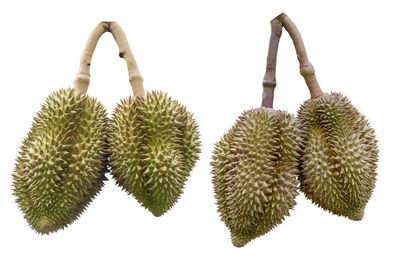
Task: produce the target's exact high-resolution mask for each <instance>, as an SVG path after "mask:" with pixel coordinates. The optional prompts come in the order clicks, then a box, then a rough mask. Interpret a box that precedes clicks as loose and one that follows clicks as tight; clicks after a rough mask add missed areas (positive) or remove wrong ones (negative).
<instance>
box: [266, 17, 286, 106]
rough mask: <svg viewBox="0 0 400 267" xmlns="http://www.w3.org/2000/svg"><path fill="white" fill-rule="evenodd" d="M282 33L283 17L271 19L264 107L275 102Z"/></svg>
mask: <svg viewBox="0 0 400 267" xmlns="http://www.w3.org/2000/svg"><path fill="white" fill-rule="evenodd" d="M281 35H282V20H281V17H279V16H278V17H276V18H275V19H273V20H272V21H271V37H270V39H269V47H268V57H267V70H266V72H265V75H264V79H263V83H262V84H263V95H262V103H261V106H262V107H266V108H272V107H273V103H274V91H275V86H276V58H277V54H278V47H279V40H280V37H281Z"/></svg>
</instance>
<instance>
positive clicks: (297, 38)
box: [263, 13, 323, 107]
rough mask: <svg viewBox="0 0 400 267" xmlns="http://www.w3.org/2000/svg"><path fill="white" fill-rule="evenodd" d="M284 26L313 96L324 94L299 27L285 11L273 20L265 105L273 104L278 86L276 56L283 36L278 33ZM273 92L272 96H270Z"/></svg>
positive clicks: (264, 98)
mask: <svg viewBox="0 0 400 267" xmlns="http://www.w3.org/2000/svg"><path fill="white" fill-rule="evenodd" d="M282 26H283V27H284V28H285V29H286V31H287V32H288V33H289V36H290V38H291V39H292V41H293V44H294V47H295V49H296V54H297V59H298V60H299V63H300V74H301V75H302V76H303V78H304V80H305V81H306V84H307V87H308V89H309V91H310V95H311V98H317V97H319V96H321V95H322V94H323V92H322V90H321V88H320V86H319V84H318V80H317V77H316V76H315V70H314V67H313V65H312V64H311V62H310V61H309V60H308V57H307V52H306V49H305V46H304V42H303V39H302V38H301V34H300V32H299V30H298V29H297V27H296V25H295V24H294V23H293V21H292V20H291V19H290V18H289V17H288V16H287V15H286V14H285V13H282V14H280V15H279V16H277V17H276V18H274V19H273V20H272V21H271V38H270V46H271V44H272V45H273V47H272V48H271V47H270V49H269V51H268V59H267V70H266V73H265V76H264V81H263V86H264V92H263V106H264V101H265V103H266V104H268V103H271V105H272V101H273V93H274V88H275V86H276V78H275V74H276V73H275V66H276V56H277V51H278V45H279V39H280V36H281V35H280V34H277V33H278V32H279V31H282ZM268 83H270V84H271V85H268ZM264 84H266V85H264ZM272 85H273V87H272ZM271 88H272V89H271ZM271 92H272V97H271V96H270V95H271ZM271 107H272V106H271Z"/></svg>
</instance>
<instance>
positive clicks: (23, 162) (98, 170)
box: [13, 89, 107, 234]
mask: <svg viewBox="0 0 400 267" xmlns="http://www.w3.org/2000/svg"><path fill="white" fill-rule="evenodd" d="M106 136H107V117H106V111H105V109H104V107H103V105H101V104H100V103H99V102H98V101H97V100H96V99H94V98H91V97H89V96H87V95H78V94H76V93H75V92H74V90H73V89H61V90H59V91H56V92H54V93H53V94H51V95H50V96H49V97H47V99H46V101H45V103H44V104H43V105H42V108H41V110H40V111H39V112H38V113H37V115H36V117H35V118H34V122H33V124H32V127H31V129H30V131H29V133H28V136H27V137H26V138H25V139H24V140H23V143H22V145H21V151H20V153H19V156H18V158H17V160H16V166H15V171H14V173H13V186H14V195H15V196H16V201H17V203H18V206H19V207H20V209H21V210H22V212H23V213H24V214H25V218H26V220H27V221H28V223H29V224H30V226H31V227H32V228H33V229H34V230H35V231H37V232H39V233H42V234H48V233H50V232H54V231H57V230H59V229H61V228H64V227H66V226H67V225H68V224H70V223H72V222H73V221H74V220H76V219H77V218H78V217H79V215H80V214H81V213H82V212H83V211H84V210H85V208H86V207H87V205H88V204H89V203H90V202H91V201H92V199H93V198H94V197H95V196H96V194H97V193H98V192H99V191H100V189H101V187H102V186H103V183H104V180H106V178H105V176H104V174H105V172H106V171H107V143H106Z"/></svg>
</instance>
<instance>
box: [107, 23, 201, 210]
mask: <svg viewBox="0 0 400 267" xmlns="http://www.w3.org/2000/svg"><path fill="white" fill-rule="evenodd" d="M111 27H113V25H111ZM119 31H120V32H121V33H122V31H121V30H120V29H119ZM121 36H122V34H119V35H114V38H115V39H116V40H117V43H119V47H120V55H122V56H123V57H124V58H125V59H127V63H128V71H129V78H130V81H131V85H132V89H133V93H134V96H131V97H129V98H126V99H123V100H121V102H120V103H119V104H118V105H117V107H116V108H115V110H114V112H113V115H112V120H111V123H110V166H111V173H112V175H113V177H114V179H115V180H116V183H117V184H118V185H119V186H121V187H122V188H123V189H124V190H125V191H126V192H127V193H128V194H131V195H133V196H134V197H135V198H136V199H137V200H138V201H139V203H140V204H141V205H142V206H143V207H145V208H146V209H148V210H149V211H150V212H152V213H153V214H154V215H155V216H161V215H163V214H164V213H165V212H167V211H168V210H169V209H171V208H172V206H173V205H174V204H175V203H176V202H177V200H178V199H179V197H180V195H181V193H182V191H183V187H184V185H185V182H186V180H187V177H188V176H189V174H190V171H191V170H192V168H193V167H194V165H195V162H196V161H197V159H198V154H199V153H200V135H199V130H198V125H197V123H196V121H195V120H194V118H193V114H192V113H190V112H189V111H187V110H186V107H185V106H183V105H181V104H180V103H178V101H176V100H173V99H171V98H170V97H168V96H167V95H166V94H165V93H161V92H158V91H152V92H147V93H145V91H144V89H143V79H142V76H141V75H140V73H139V70H138V67H137V64H136V61H135V59H134V57H133V55H132V52H131V50H130V48H129V44H128V43H127V40H126V37H125V36H124V35H123V37H124V38H121ZM119 41H120V42H119Z"/></svg>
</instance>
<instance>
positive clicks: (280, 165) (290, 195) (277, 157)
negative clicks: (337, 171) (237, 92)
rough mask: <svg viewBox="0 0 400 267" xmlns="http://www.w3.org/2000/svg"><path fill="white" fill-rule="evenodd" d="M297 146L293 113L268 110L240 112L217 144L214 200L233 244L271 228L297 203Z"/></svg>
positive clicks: (214, 155) (242, 241)
mask: <svg viewBox="0 0 400 267" xmlns="http://www.w3.org/2000/svg"><path fill="white" fill-rule="evenodd" d="M298 150H299V132H298V127H297V123H296V120H295V119H294V117H293V116H292V115H290V114H288V113H286V112H284V111H276V110H273V109H269V108H257V109H251V110H248V111H246V112H244V113H243V114H242V115H241V116H240V117H239V118H238V120H237V121H236V123H235V124H234V126H233V127H232V128H231V129H230V130H229V131H228V133H226V134H225V135H224V136H223V137H222V139H221V140H220V141H219V142H218V143H217V144H216V145H215V149H214V152H213V157H212V162H211V166H212V174H213V180H212V181H213V184H214V192H215V198H216V200H217V206H218V211H219V213H220V216H221V219H222V221H223V222H224V223H225V225H226V226H227V227H228V229H229V230H230V232H231V239H232V243H233V245H234V246H237V247H242V246H244V245H246V244H247V243H248V242H250V241H251V240H253V239H255V238H257V237H259V236H261V235H264V234H265V233H267V232H269V231H270V230H271V229H273V228H274V227H276V226H277V225H279V224H280V223H282V221H283V220H284V217H285V216H288V215H289V211H290V210H291V209H292V208H293V207H294V206H295V205H296V202H295V198H296V196H297V195H298V186H297V185H298V181H297V178H296V177H297V173H298V169H297V164H298V163H297V162H298V161H297V160H298V156H299V154H298Z"/></svg>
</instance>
